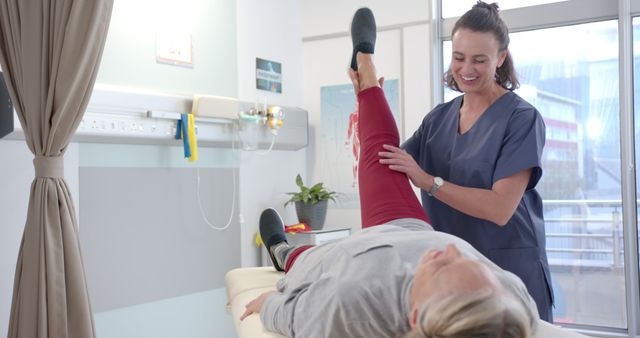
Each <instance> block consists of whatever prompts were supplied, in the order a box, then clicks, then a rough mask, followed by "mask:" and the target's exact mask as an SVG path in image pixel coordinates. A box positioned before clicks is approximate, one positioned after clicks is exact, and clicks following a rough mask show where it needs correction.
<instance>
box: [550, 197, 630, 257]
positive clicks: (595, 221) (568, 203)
mask: <svg viewBox="0 0 640 338" xmlns="http://www.w3.org/2000/svg"><path fill="white" fill-rule="evenodd" d="M543 203H544V208H545V224H546V237H547V255H548V257H549V264H550V265H552V266H574V267H575V266H580V267H593V268H614V269H615V268H621V267H622V266H623V262H624V260H623V250H624V248H623V245H622V243H623V240H622V215H621V210H622V201H620V200H546V201H543Z"/></svg>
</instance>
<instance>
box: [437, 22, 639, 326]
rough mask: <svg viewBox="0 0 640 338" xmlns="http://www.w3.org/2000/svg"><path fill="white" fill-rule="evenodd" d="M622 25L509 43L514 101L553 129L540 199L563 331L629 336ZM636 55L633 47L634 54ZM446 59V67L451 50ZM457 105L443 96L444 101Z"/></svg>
mask: <svg viewBox="0 0 640 338" xmlns="http://www.w3.org/2000/svg"><path fill="white" fill-rule="evenodd" d="M636 23H637V22H636ZM617 25H618V23H617V21H605V22H596V23H589V24H582V25H576V26H565V27H557V28H550V29H541V30H535V31H528V32H520V33H512V34H511V35H510V37H511V46H510V48H509V49H510V51H511V53H512V56H513V59H514V63H515V68H516V71H517V73H518V78H519V80H520V83H521V86H520V88H519V89H517V90H516V93H517V94H518V95H520V96H521V97H523V98H524V99H525V100H527V101H529V102H530V103H531V104H533V105H534V106H535V107H536V108H537V109H538V110H539V111H540V113H541V114H542V116H543V118H544V121H545V125H546V144H545V149H544V153H543V161H542V167H543V172H544V174H543V176H542V180H541V181H540V183H539V184H538V186H537V189H538V191H539V193H540V195H541V196H542V198H543V200H544V215H545V224H546V235H547V254H548V257H549V264H550V267H551V274H552V279H553V280H552V283H553V287H554V290H555V303H556V304H555V308H554V318H555V321H556V322H558V323H571V324H587V325H596V326H606V327H615V328H626V327H627V320H626V310H625V309H626V297H625V283H624V269H623V261H624V260H623V247H622V245H623V240H622V212H621V211H622V202H621V180H620V172H621V171H620V170H621V167H620V119H619V99H618V97H619V91H618V88H619V84H618V27H617ZM635 27H636V28H635V31H636V32H637V31H638V28H637V24H636V25H635ZM638 45H639V43H638V38H636V43H635V46H636V47H635V50H636V51H638V50H639V48H638ZM443 55H444V57H443V60H444V63H445V67H448V65H449V62H450V59H451V42H450V41H445V42H444V45H443ZM636 55H637V54H636ZM638 60H639V59H638V57H636V64H637V63H638ZM637 68H638V67H636V69H637ZM445 69H446V68H445ZM636 73H637V71H636ZM636 81H638V80H637V77H636ZM638 88H640V85H637V84H636V93H638V90H639V89H638ZM457 95H460V93H458V92H453V91H451V90H445V101H448V100H450V99H451V98H453V97H455V96H457ZM636 97H640V96H636ZM639 101H640V100H639V99H636V105H638V102H639ZM639 121H640V118H636V124H637V125H638V123H640V122H639ZM638 130H640V129H638Z"/></svg>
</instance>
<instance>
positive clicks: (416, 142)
mask: <svg viewBox="0 0 640 338" xmlns="http://www.w3.org/2000/svg"><path fill="white" fill-rule="evenodd" d="M424 126H425V122H424V121H423V122H422V124H421V125H420V127H418V130H416V131H415V132H414V133H413V135H411V137H410V138H409V139H408V140H406V141H404V142H403V143H402V145H400V148H402V149H404V150H405V151H406V152H407V153H409V155H411V156H412V157H413V159H414V160H416V161H418V156H419V154H420V145H421V143H422V133H423V130H424Z"/></svg>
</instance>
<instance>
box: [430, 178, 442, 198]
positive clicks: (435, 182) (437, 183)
mask: <svg viewBox="0 0 640 338" xmlns="http://www.w3.org/2000/svg"><path fill="white" fill-rule="evenodd" d="M443 185H444V180H443V179H442V177H434V178H433V185H432V186H431V191H428V192H427V195H429V196H434V195H435V194H436V192H438V189H440V187H442V186H443Z"/></svg>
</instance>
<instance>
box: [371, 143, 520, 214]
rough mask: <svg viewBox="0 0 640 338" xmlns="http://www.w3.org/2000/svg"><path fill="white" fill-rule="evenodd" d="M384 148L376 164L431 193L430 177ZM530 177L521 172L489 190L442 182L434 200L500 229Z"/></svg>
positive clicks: (396, 151)
mask: <svg viewBox="0 0 640 338" xmlns="http://www.w3.org/2000/svg"><path fill="white" fill-rule="evenodd" d="M384 149H385V150H386V151H383V152H380V153H379V155H380V157H381V159H380V163H382V164H386V165H388V166H389V169H391V170H395V171H399V172H402V173H405V174H407V176H408V177H409V179H410V180H411V182H412V183H413V184H414V185H415V186H416V187H418V188H420V189H422V190H425V191H430V190H431V187H432V185H433V176H431V175H429V174H428V173H426V172H425V171H424V170H422V168H420V166H419V165H418V164H417V163H416V161H415V160H414V159H413V157H412V156H411V155H410V154H408V153H407V152H406V151H404V150H402V149H400V148H398V147H394V146H390V145H385V146H384ZM530 177H531V169H525V170H522V171H520V172H518V173H516V174H514V175H512V176H509V177H505V178H503V179H500V180H498V181H496V182H495V183H494V184H493V186H492V187H491V189H479V188H468V187H463V186H460V185H456V184H453V183H451V182H447V181H445V183H444V185H443V186H442V187H441V188H440V189H439V190H438V192H437V193H436V194H435V197H436V198H437V199H438V200H440V201H442V202H443V203H445V204H447V205H449V206H450V207H452V208H454V209H456V210H458V211H460V212H463V213H465V214H467V215H470V216H473V217H476V218H480V219H484V220H487V221H491V222H493V223H496V224H497V225H500V226H503V225H505V224H507V222H508V221H509V220H510V219H511V217H512V216H513V213H514V212H515V211H516V208H517V207H518V204H519V203H520V200H521V199H522V195H523V194H524V191H525V189H526V188H527V185H528V184H529V178H530Z"/></svg>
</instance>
